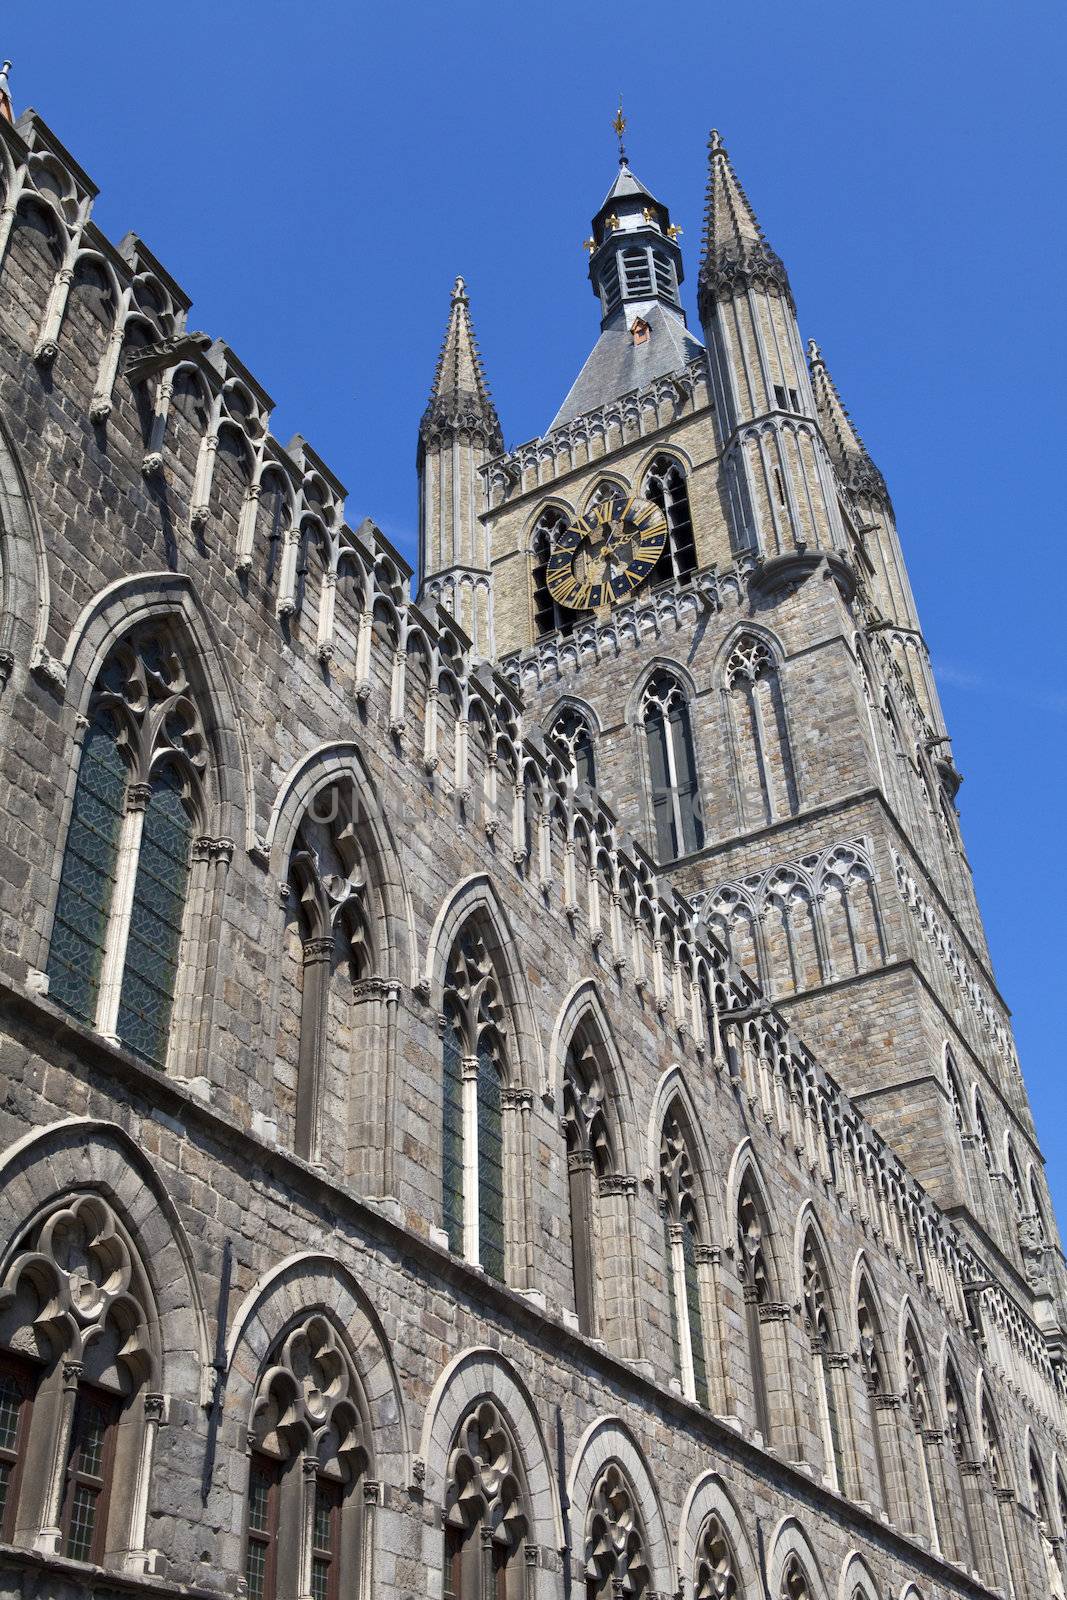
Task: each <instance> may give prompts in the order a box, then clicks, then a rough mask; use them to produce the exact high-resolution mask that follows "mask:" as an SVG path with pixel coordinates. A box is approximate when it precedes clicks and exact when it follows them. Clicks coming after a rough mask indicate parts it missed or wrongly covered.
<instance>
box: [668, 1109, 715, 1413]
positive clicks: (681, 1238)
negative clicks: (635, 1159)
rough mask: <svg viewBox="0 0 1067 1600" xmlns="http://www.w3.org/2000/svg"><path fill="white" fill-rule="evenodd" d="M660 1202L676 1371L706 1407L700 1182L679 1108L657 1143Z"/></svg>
mask: <svg viewBox="0 0 1067 1600" xmlns="http://www.w3.org/2000/svg"><path fill="white" fill-rule="evenodd" d="M659 1199H660V1209H661V1211H662V1214H663V1227H664V1235H665V1245H666V1252H667V1288H668V1294H669V1298H670V1311H671V1328H672V1331H673V1335H674V1360H675V1368H676V1371H677V1373H678V1376H679V1379H680V1380H681V1385H682V1393H683V1394H684V1395H685V1397H686V1399H687V1400H696V1401H697V1402H698V1403H699V1404H700V1405H702V1406H706V1405H707V1404H708V1403H709V1401H708V1368H707V1354H706V1351H705V1348H704V1319H703V1315H702V1310H701V1304H700V1270H699V1266H700V1261H701V1259H702V1256H703V1248H702V1244H703V1241H702V1239H701V1227H700V1209H699V1202H698V1197H697V1177H696V1173H695V1172H694V1170H693V1163H692V1158H691V1157H690V1154H689V1142H688V1140H687V1137H686V1132H685V1130H684V1129H683V1127H682V1123H681V1120H680V1118H679V1115H678V1109H677V1106H672V1107H671V1109H670V1110H669V1111H668V1112H667V1115H666V1116H665V1117H664V1119H663V1127H662V1129H661V1131H660V1143H659Z"/></svg>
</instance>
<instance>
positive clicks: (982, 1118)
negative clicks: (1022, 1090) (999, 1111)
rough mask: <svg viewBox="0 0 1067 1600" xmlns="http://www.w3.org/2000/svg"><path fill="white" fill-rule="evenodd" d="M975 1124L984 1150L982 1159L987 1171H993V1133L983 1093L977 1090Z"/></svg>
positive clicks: (981, 1148)
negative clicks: (990, 1128) (986, 1112)
mask: <svg viewBox="0 0 1067 1600" xmlns="http://www.w3.org/2000/svg"><path fill="white" fill-rule="evenodd" d="M974 1126H975V1131H976V1132H977V1134H978V1145H979V1148H980V1150H981V1152H982V1160H983V1162H984V1163H985V1169H986V1171H987V1172H989V1173H992V1171H993V1135H992V1134H991V1133H990V1131H989V1121H988V1119H987V1117H986V1114H985V1105H984V1103H983V1100H982V1097H981V1095H980V1094H979V1093H978V1092H977V1091H975V1096H974Z"/></svg>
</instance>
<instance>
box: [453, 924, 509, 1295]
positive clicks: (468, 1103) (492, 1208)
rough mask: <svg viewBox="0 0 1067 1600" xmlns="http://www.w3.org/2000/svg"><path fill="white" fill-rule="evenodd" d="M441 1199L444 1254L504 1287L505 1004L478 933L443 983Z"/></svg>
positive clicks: (472, 931) (458, 952) (456, 952)
mask: <svg viewBox="0 0 1067 1600" xmlns="http://www.w3.org/2000/svg"><path fill="white" fill-rule="evenodd" d="M442 1035H443V1068H444V1095H443V1138H442V1157H443V1173H442V1198H443V1212H444V1225H445V1230H446V1232H447V1233H448V1240H449V1246H450V1248H451V1249H452V1250H455V1251H456V1253H457V1254H460V1255H464V1256H465V1257H466V1259H467V1260H468V1261H472V1262H476V1263H478V1264H479V1265H481V1266H482V1267H483V1268H484V1270H485V1271H486V1272H487V1273H488V1274H489V1276H490V1277H493V1278H498V1279H500V1280H501V1281H503V1279H504V1277H505V1268H506V1259H505V1258H506V1248H505V1212H506V1204H505V1194H504V1116H503V1110H504V1092H505V1082H506V1076H507V1054H506V1044H505V1020H504V1003H503V998H502V995H501V992H500V983H499V979H498V977H497V973H496V969H495V967H494V964H493V960H492V957H491V956H490V954H489V951H488V949H487V947H486V943H485V940H484V938H483V937H482V935H481V933H480V932H479V931H478V930H477V929H476V928H468V929H467V930H466V931H465V932H464V933H463V934H462V935H461V937H460V938H459V939H458V940H457V943H456V945H455V947H454V949H453V952H452V955H451V957H450V958H449V962H448V966H447V968H446V976H445V996H444V1013H443V1022H442Z"/></svg>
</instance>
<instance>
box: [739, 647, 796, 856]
mask: <svg viewBox="0 0 1067 1600" xmlns="http://www.w3.org/2000/svg"><path fill="white" fill-rule="evenodd" d="M724 682H725V686H726V692H727V695H728V698H729V702H730V710H731V719H732V725H733V736H734V745H735V749H736V751H737V763H738V765H737V777H738V788H739V794H740V802H741V821H742V824H743V825H745V826H748V827H759V826H764V825H766V824H768V823H772V822H777V821H779V820H780V818H782V817H787V816H792V815H793V814H794V813H795V812H796V809H797V791H796V780H795V775H794V768H793V757H792V751H791V750H790V746H789V735H788V730H787V727H786V718H785V701H784V697H783V694H782V684H781V676H780V673H779V671H778V663H777V661H776V660H775V657H774V654H773V652H772V650H771V647H770V645H769V644H767V642H766V641H765V640H764V639H761V638H759V637H758V636H757V635H755V634H744V635H742V637H741V638H740V639H738V641H737V643H736V644H735V645H734V648H733V650H732V651H731V652H730V656H729V659H728V660H727V663H726V671H725V676H724Z"/></svg>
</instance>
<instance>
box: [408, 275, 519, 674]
mask: <svg viewBox="0 0 1067 1600" xmlns="http://www.w3.org/2000/svg"><path fill="white" fill-rule="evenodd" d="M503 448H504V437H503V434H502V433H501V431H500V421H499V419H498V417H497V414H496V407H495V406H494V405H493V402H492V399H491V397H490V394H489V385H488V383H487V382H486V378H485V372H484V369H483V367H482V358H481V356H480V355H479V353H478V345H477V342H476V341H475V338H474V328H473V325H472V323H471V314H470V300H469V299H468V296H467V286H466V284H465V283H464V281H463V279H462V278H457V279H456V281H455V283H454V285H453V287H452V304H451V308H450V310H449V316H448V327H447V328H446V330H445V338H444V343H443V344H442V346H441V354H440V355H439V356H438V358H437V369H436V371H435V373H434V379H433V387H432V389H431V391H430V399H429V403H428V405H427V407H426V410H425V411H424V412H423V414H422V421H421V422H420V423H419V449H418V472H419V578H420V590H421V594H422V598H423V599H424V600H425V599H431V600H437V601H439V602H440V604H441V605H442V606H444V608H445V610H446V611H449V612H451V614H452V615H453V616H454V617H455V618H456V621H457V622H458V623H459V625H460V627H461V628H463V629H464V631H465V632H466V633H467V634H469V636H470V638H471V641H472V643H473V645H474V648H475V651H476V652H477V654H479V655H483V656H491V655H492V653H493V613H492V589H491V582H490V576H489V542H488V535H487V533H486V530H485V528H484V527H483V525H482V523H481V520H480V513H481V512H482V510H483V509H484V499H485V488H484V485H483V483H482V479H481V476H480V474H479V471H478V469H479V467H481V466H484V464H485V463H486V461H488V460H490V459H491V458H492V457H493V456H495V455H499V454H500V452H501V451H502V450H503Z"/></svg>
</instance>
